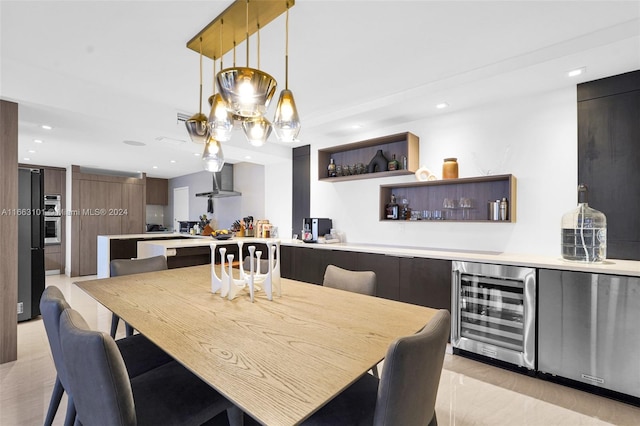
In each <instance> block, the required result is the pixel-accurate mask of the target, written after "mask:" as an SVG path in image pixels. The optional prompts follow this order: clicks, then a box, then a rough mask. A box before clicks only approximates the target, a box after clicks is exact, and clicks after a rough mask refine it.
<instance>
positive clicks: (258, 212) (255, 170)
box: [232, 163, 268, 223]
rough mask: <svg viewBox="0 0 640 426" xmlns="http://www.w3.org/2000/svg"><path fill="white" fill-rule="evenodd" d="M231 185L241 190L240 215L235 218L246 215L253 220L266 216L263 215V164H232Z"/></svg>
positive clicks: (265, 217)
mask: <svg viewBox="0 0 640 426" xmlns="http://www.w3.org/2000/svg"><path fill="white" fill-rule="evenodd" d="M233 186H234V189H235V190H236V191H240V192H242V197H241V199H240V201H241V204H240V215H239V216H238V217H236V218H235V219H241V218H243V217H247V216H253V218H254V219H255V220H259V219H267V218H268V217H267V216H265V201H264V200H265V194H264V189H265V181H264V166H262V165H259V164H253V163H237V164H234V165H233ZM235 219H234V220H235ZM232 223H233V221H232Z"/></svg>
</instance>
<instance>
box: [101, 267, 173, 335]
mask: <svg viewBox="0 0 640 426" xmlns="http://www.w3.org/2000/svg"><path fill="white" fill-rule="evenodd" d="M165 269H167V258H166V257H164V256H153V257H147V258H144V259H114V260H112V261H111V263H110V264H109V270H110V273H111V276H112V277H118V276H120V275H131V274H141V273H143V272H154V271H163V270H165ZM119 322H120V317H119V316H117V315H116V314H112V315H111V332H110V334H111V337H113V338H114V339H115V338H116V331H117V330H118V323H119ZM125 330H126V331H125V334H126V336H127V337H128V336H131V335H132V334H133V327H131V326H130V325H129V324H127V323H125Z"/></svg>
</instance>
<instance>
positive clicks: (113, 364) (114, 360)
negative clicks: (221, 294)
mask: <svg viewBox="0 0 640 426" xmlns="http://www.w3.org/2000/svg"><path fill="white" fill-rule="evenodd" d="M60 342H61V346H62V354H63V359H64V364H65V367H66V369H67V373H68V379H69V380H68V382H69V386H70V388H71V393H72V395H73V396H74V404H75V406H76V410H77V417H76V425H121V426H128V425H131V426H135V425H200V424H203V423H205V422H207V421H208V420H210V419H212V418H214V417H215V416H217V415H218V414H220V413H222V412H224V411H225V410H226V411H227V415H228V417H229V423H230V424H231V425H234V426H235V425H241V424H242V423H243V414H242V411H240V409H238V408H237V407H235V406H234V405H233V404H232V403H231V402H230V401H229V400H227V399H226V398H224V397H223V396H222V395H220V394H219V393H218V392H216V391H215V390H214V389H213V388H212V387H211V386H209V385H208V384H207V383H205V382H203V381H202V380H200V378H198V377H197V376H196V375H194V374H193V373H191V372H190V371H189V370H187V369H186V368H184V367H183V366H182V365H180V364H179V363H178V362H175V361H173V362H170V363H167V364H164V365H162V366H160V367H157V368H154V369H153V370H150V371H147V372H146V373H143V374H140V375H139V376H136V377H133V378H129V376H128V375H127V368H126V366H125V363H124V361H123V359H122V356H121V355H120V351H119V350H118V346H117V345H116V343H115V341H114V340H113V338H111V336H109V335H108V334H106V333H103V332H100V331H92V330H90V329H89V326H88V325H87V323H86V322H85V321H84V319H83V318H82V316H81V315H80V314H79V313H78V312H77V311H74V310H73V309H71V308H68V309H65V310H64V311H63V312H62V314H61V315H60Z"/></svg>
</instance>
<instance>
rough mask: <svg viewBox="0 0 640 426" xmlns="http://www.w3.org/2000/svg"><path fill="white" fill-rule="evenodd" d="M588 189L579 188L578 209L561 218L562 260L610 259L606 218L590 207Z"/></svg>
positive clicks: (599, 260) (595, 260) (587, 260)
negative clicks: (608, 255) (608, 256)
mask: <svg viewBox="0 0 640 426" xmlns="http://www.w3.org/2000/svg"><path fill="white" fill-rule="evenodd" d="M587 191H588V188H587V186H586V185H585V184H582V183H581V184H580V185H578V207H577V208H575V209H573V210H571V211H569V212H567V213H565V214H564V215H563V216H562V237H561V238H562V258H563V259H566V260H574V261H578V262H602V261H603V260H605V259H606V258H607V217H606V216H605V215H604V213H602V212H600V211H598V210H595V209H592V208H591V207H589V204H588V203H587Z"/></svg>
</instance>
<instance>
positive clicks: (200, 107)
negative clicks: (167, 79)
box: [198, 37, 202, 114]
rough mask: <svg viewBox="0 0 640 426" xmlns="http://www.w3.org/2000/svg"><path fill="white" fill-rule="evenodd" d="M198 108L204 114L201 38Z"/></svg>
mask: <svg viewBox="0 0 640 426" xmlns="http://www.w3.org/2000/svg"><path fill="white" fill-rule="evenodd" d="M198 108H199V112H200V114H202V37H200V103H199V104H198Z"/></svg>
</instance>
